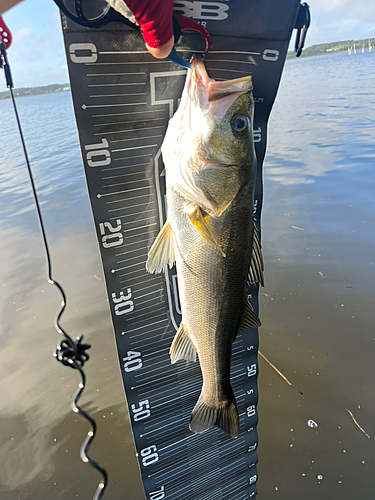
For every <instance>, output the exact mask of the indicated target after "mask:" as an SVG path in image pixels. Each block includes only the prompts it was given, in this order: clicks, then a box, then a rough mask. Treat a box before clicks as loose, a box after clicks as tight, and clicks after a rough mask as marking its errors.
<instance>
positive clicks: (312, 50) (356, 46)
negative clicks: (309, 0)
mask: <svg viewBox="0 0 375 500" xmlns="http://www.w3.org/2000/svg"><path fill="white" fill-rule="evenodd" d="M369 48H371V50H374V52H375V38H363V39H362V40H344V41H340V42H331V43H319V44H317V45H312V46H311V47H307V48H305V49H303V51H302V54H301V56H300V57H312V56H323V55H329V54H337V53H340V52H349V51H350V52H351V54H352V55H353V54H355V53H356V52H360V53H361V52H362V49H364V51H365V52H368V51H369ZM286 58H287V59H296V56H295V55H294V51H293V50H289V51H288V54H287V56H286Z"/></svg>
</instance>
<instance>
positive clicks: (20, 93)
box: [0, 38, 375, 101]
mask: <svg viewBox="0 0 375 500" xmlns="http://www.w3.org/2000/svg"><path fill="white" fill-rule="evenodd" d="M369 49H370V50H374V53H375V38H363V39H362V40H344V41H339V42H331V43H320V44H317V45H312V46H311V47H307V48H305V49H303V51H302V54H301V58H302V57H313V56H323V55H330V54H338V53H343V52H349V53H350V54H351V55H355V54H356V52H359V53H361V52H362V50H364V51H365V52H368V51H369ZM286 58H287V59H297V58H296V56H295V55H294V51H293V50H289V51H288V53H287V56H286ZM68 91H69V92H70V83H64V84H58V83H54V84H52V85H44V86H41V87H23V88H19V89H14V90H13V93H14V96H15V97H16V98H19V97H29V96H36V95H45V94H57V93H59V92H68ZM6 99H10V94H9V91H8V90H6V91H4V92H0V101H5V100H6Z"/></svg>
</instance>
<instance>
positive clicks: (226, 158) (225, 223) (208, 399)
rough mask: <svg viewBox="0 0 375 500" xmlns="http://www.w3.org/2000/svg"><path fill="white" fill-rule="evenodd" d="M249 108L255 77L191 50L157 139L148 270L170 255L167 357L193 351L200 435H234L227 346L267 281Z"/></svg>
mask: <svg viewBox="0 0 375 500" xmlns="http://www.w3.org/2000/svg"><path fill="white" fill-rule="evenodd" d="M253 116H254V99H253V96H252V78H251V76H245V77H243V78H238V79H235V80H228V81H215V80H214V79H211V78H210V77H209V76H208V74H207V71H206V68H205V66H204V63H203V61H202V59H201V57H200V56H198V55H194V56H193V58H192V60H191V68H190V69H189V70H188V73H187V77H186V82H185V86H184V90H183V93H182V97H181V102H180V106H179V108H178V109H177V111H176V113H175V114H174V116H173V117H172V118H171V120H170V121H169V124H168V128H167V132H166V135H165V138H164V141H163V144H162V156H163V162H164V165H165V175H166V189H167V221H166V222H165V224H164V226H163V227H162V229H161V231H160V233H159V234H158V236H157V237H156V239H155V241H154V243H153V245H152V246H151V248H150V250H149V252H148V258H147V262H146V269H147V270H148V271H149V272H151V273H160V272H162V271H163V270H164V269H166V268H167V266H168V265H169V266H170V267H172V265H173V264H174V263H176V268H177V276H178V284H179V294H180V305H181V311H182V321H181V324H180V326H179V329H178V331H177V333H176V335H175V337H174V339H173V342H172V344H171V347H170V358H171V362H172V363H176V362H177V361H179V360H187V361H196V357H197V355H198V358H199V363H200V368H201V372H202V376H203V386H202V390H201V394H200V396H199V399H198V401H197V403H196V405H195V407H194V409H193V411H192V414H191V419H190V424H189V427H190V430H191V431H192V432H194V433H197V434H201V433H203V432H205V431H207V430H209V429H210V428H212V427H215V426H216V427H219V428H220V429H222V430H223V431H224V432H226V433H227V434H229V435H230V436H232V437H237V436H238V433H239V417H238V410H237V405H236V398H235V395H234V393H233V389H232V387H231V383H230V368H231V357H232V346H233V342H234V341H235V339H236V337H237V335H238V333H239V332H241V331H242V330H245V329H247V328H254V327H258V326H260V325H261V322H260V320H259V318H258V316H257V315H256V314H255V312H254V310H253V308H252V306H251V304H250V302H249V301H248V296H247V288H248V283H249V282H254V283H255V282H256V283H261V284H263V258H262V253H261V246H260V241H259V237H258V233H257V229H256V227H255V220H254V186H255V180H256V166H257V163H256V154H255V148H254V140H253Z"/></svg>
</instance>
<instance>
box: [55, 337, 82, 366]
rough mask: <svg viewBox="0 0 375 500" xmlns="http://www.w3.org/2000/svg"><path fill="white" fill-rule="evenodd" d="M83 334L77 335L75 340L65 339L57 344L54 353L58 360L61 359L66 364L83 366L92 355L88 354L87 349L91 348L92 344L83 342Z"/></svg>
mask: <svg viewBox="0 0 375 500" xmlns="http://www.w3.org/2000/svg"><path fill="white" fill-rule="evenodd" d="M82 340H83V335H81V336H80V337H77V338H76V340H75V341H72V339H70V342H69V341H68V340H67V339H64V340H62V341H61V342H60V344H59V345H58V346H57V349H56V351H55V353H54V354H53V355H54V357H55V358H56V359H57V361H60V362H61V363H62V364H63V365H65V366H71V367H72V368H78V366H77V365H80V366H83V365H84V364H85V363H86V361H88V360H89V358H90V356H89V355H88V354H87V352H86V351H87V349H90V347H91V346H90V344H83V343H82Z"/></svg>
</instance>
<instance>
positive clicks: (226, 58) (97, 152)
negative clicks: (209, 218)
mask: <svg viewBox="0 0 375 500" xmlns="http://www.w3.org/2000/svg"><path fill="white" fill-rule="evenodd" d="M286 4H288V5H286ZM297 5H298V2H297V1H296V0H287V1H286V2H285V3H283V6H282V8H281V7H280V9H279V8H278V7H277V6H274V7H273V8H272V9H270V8H267V9H265V10H263V11H262V10H261V9H260V8H258V7H259V6H257V9H256V13H255V15H253V14H254V13H252V16H251V18H246V19H245V17H246V16H243V12H242V7H241V6H242V1H241V2H237V3H236V1H232V2H231V5H230V12H231V15H230V16H229V17H228V19H227V20H225V21H223V22H220V23H218V24H217V26H218V27H219V25H220V30H219V32H217V31H215V26H216V25H215V24H214V21H208V23H207V25H208V26H207V27H208V28H209V31H210V32H211V35H213V36H212V39H213V50H212V51H211V52H210V53H209V54H208V56H207V67H208V70H209V73H210V76H212V77H213V78H216V79H218V80H220V79H222V80H228V79H230V78H233V77H241V76H246V75H248V74H252V76H253V80H254V87H255V91H254V98H255V102H256V104H255V118H254V142H255V148H256V153H257V158H258V175H257V180H256V186H255V213H254V216H255V218H256V225H257V227H258V228H259V227H260V224H259V219H260V211H261V204H262V171H261V166H262V162H263V158H264V153H265V145H266V124H267V119H268V115H269V112H270V110H271V107H272V103H273V100H274V98H275V95H276V91H277V86H278V82H279V78H280V75H281V71H282V68H283V64H284V59H285V54H286V51H287V47H288V41H289V36H290V30H291V28H292V24H291V23H292V21H291V18H294V15H293V16H290V15H289V14H290V10H291V9H292V8H296V7H297ZM275 9H276V11H277V12H276V11H275ZM288 9H289V14H288ZM284 13H285V14H284ZM259 16H263V17H262V19H263V21H264V19H266V18H267V16H270V17H273V18H274V23H275V24H274V26H275V29H276V28H277V29H278V32H279V38H280V40H272V41H270V40H268V37H267V35H262V36H261V35H259V33H258V32H259V29H260V28H259V27H261V26H264V25H265V24H264V22H262V23H261V22H259ZM270 29H271V28H270ZM282 29H283V30H284V32H282ZM241 30H242V31H241ZM255 32H256V33H257V35H256V37H254V38H253V39H251V33H255ZM222 33H223V34H224V35H225V36H222ZM282 33H285V34H282ZM63 34H64V41H65V47H66V53H67V62H68V68H69V74H70V82H71V88H72V96H73V102H74V110H75V115H76V120H77V126H78V130H79V138H80V143H81V150H82V157H83V163H84V168H85V173H86V179H87V184H88V189H89V196H90V202H91V206H92V211H93V216H94V222H95V228H96V231H97V237H98V242H99V248H100V253H101V258H102V262H103V270H104V275H105V280H106V286H107V291H108V302H109V306H110V310H111V315H112V322H113V328H114V332H115V338H116V343H117V348H118V354H119V363H120V369H121V375H122V378H123V383H124V388H125V392H126V399H127V403H128V407H129V413H130V421H131V425H132V430H133V436H134V440H135V445H136V449H137V452H138V463H139V467H140V471H141V477H142V482H143V488H144V492H145V495H146V498H147V499H149V500H162V499H164V498H165V499H167V500H168V499H169V500H178V499H184V500H203V498H205V500H209V499H211V498H212V499H214V498H215V500H216V499H217V500H219V499H220V500H224V499H225V500H226V499H228V500H229V499H230V500H244V499H248V498H254V497H255V495H256V480H257V472H256V463H257V451H256V450H257V443H258V435H257V430H256V425H257V420H258V415H257V409H256V404H257V399H258V393H257V386H256V379H257V376H258V363H257V358H256V353H257V349H258V337H257V331H256V329H248V330H246V331H244V332H241V333H240V334H239V335H238V337H237V339H236V340H235V342H234V344H233V353H234V355H233V357H232V367H231V372H232V376H231V379H232V385H233V390H234V392H235V395H236V398H237V401H238V405H239V408H238V409H239V415H240V429H241V431H240V434H239V436H238V438H237V439H236V440H233V439H232V438H230V437H229V436H227V435H225V434H224V433H222V432H220V431H218V430H216V429H212V430H211V431H209V432H207V433H205V434H202V435H194V434H192V433H191V432H190V431H189V428H188V423H189V422H188V419H189V414H190V412H191V408H192V406H193V405H194V402H195V401H196V399H197V398H198V396H199V388H200V386H201V383H202V377H201V373H200V369H199V365H198V363H185V362H179V363H176V364H175V365H172V364H171V363H170V361H169V355H168V351H169V347H170V344H171V342H172V340H173V337H174V335H175V333H176V328H178V325H179V323H180V321H181V316H180V313H179V311H180V304H179V302H178V283H177V280H176V278H175V274H176V271H175V269H174V268H172V269H171V270H169V269H168V270H167V271H166V272H165V273H164V274H163V275H158V276H155V275H149V274H148V273H147V272H146V270H145V267H144V264H145V261H146V255H147V252H148V250H149V248H150V245H151V244H152V241H153V239H154V238H155V237H156V235H157V233H158V231H159V230H160V229H161V227H162V225H163V224H164V222H165V220H166V206H165V194H166V192H165V172H164V165H163V163H162V160H161V154H160V147H161V143H162V140H163V137H164V134H165V130H166V128H167V123H168V120H169V119H170V118H171V116H172V114H173V113H174V111H175V110H176V109H177V105H178V100H179V98H180V95H181V91H182V88H183V85H184V81H185V75H186V71H185V70H181V69H180V68H177V67H176V66H175V65H174V64H172V63H170V62H169V61H165V60H161V61H157V60H155V59H153V58H152V57H151V56H149V55H148V54H147V52H146V51H145V50H144V46H143V42H142V39H141V37H140V35H138V34H136V33H133V32H131V31H129V30H128V29H127V28H125V27H123V26H119V25H116V26H115V29H113V28H112V27H109V28H108V27H107V28H101V29H98V30H92V29H87V28H81V27H79V26H77V25H75V24H74V23H72V22H71V21H70V20H66V19H65V18H63ZM237 36H238V37H239V38H236V37H237ZM283 37H284V38H285V39H283ZM180 54H181V55H182V56H183V57H185V58H189V57H190V55H191V52H189V51H185V52H184V51H180ZM124 84H126V85H124ZM117 88H118V89H119V91H117V90H116V92H114V89H117ZM124 89H127V90H124ZM134 93H139V94H144V95H138V96H132V95H130V94H134ZM115 94H118V95H115ZM120 94H121V95H120ZM95 96H96V97H95ZM99 96H100V97H99ZM138 125H139V126H138ZM146 129H147V130H146ZM122 173H124V174H128V173H129V174H131V175H129V176H124V177H122V178H117V180H116V179H108V177H109V176H114V175H119V174H122ZM133 174H136V176H134V177H133ZM150 177H151V178H152V180H151V181H150V180H149V181H147V183H143V182H139V181H140V179H149V178H150ZM128 180H129V182H128ZM132 181H137V182H139V183H138V184H137V182H136V183H134V182H132ZM117 182H118V183H121V185H116V184H117ZM109 184H111V187H108V185H109ZM104 186H107V187H106V188H105V187H104ZM134 186H137V187H139V188H141V189H139V190H138V191H132V189H133V188H134ZM155 215H156V218H155ZM145 219H146V220H145ZM147 219H149V220H150V223H148V220H147ZM128 222H129V223H130V224H128ZM155 222H156V224H155ZM109 224H110V225H109ZM127 229H132V231H127ZM138 255H139V256H140V258H139V260H138V259H134V260H130V259H133V258H134V257H135V256H138ZM120 261H121V262H120ZM142 261H143V262H142ZM135 263H139V265H138V266H134V267H130V266H131V265H133V264H135ZM120 268H122V270H120ZM124 268H125V269H124ZM160 290H161V291H160ZM151 292H154V293H153V294H152V295H146V296H144V297H141V296H143V295H145V294H147V293H151ZM248 295H249V297H250V300H251V302H252V305H253V307H254V309H255V310H256V311H257V287H256V286H250V287H249V289H248ZM151 299H152V300H151ZM96 369H98V370H100V366H98V367H97V368H96ZM142 402H143V403H142ZM145 402H147V403H145ZM147 405H148V407H147ZM134 410H138V411H134ZM169 429H173V431H172V430H171V431H169ZM217 450H219V455H218V451H217ZM218 456H219V459H218ZM119 460H122V461H123V460H126V461H128V460H129V457H119ZM206 470H207V472H208V474H207V476H205V472H206ZM209 471H211V472H209ZM194 474H196V475H197V477H196V478H195V477H194ZM211 474H212V475H211ZM218 476H219V478H220V486H219V482H218V479H217V478H218ZM202 484H204V491H202V489H201V485H202Z"/></svg>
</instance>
